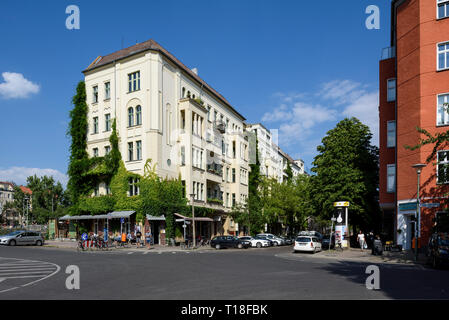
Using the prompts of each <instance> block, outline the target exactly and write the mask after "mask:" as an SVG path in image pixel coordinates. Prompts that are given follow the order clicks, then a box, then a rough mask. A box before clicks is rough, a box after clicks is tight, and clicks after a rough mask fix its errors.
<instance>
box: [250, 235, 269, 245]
mask: <svg viewBox="0 0 449 320" xmlns="http://www.w3.org/2000/svg"><path fill="white" fill-rule="evenodd" d="M254 239H261V240H267V241H268V243H269V245H270V247H272V246H274V242H273V240H270V239H269V238H268V237H266V236H261V235H257V236H255V237H254Z"/></svg>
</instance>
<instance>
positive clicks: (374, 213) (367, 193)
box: [312, 118, 380, 229]
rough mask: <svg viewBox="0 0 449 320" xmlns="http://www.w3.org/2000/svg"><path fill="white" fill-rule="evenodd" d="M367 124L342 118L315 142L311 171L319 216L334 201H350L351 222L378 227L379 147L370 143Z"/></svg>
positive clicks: (329, 212)
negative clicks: (315, 153)
mask: <svg viewBox="0 0 449 320" xmlns="http://www.w3.org/2000/svg"><path fill="white" fill-rule="evenodd" d="M371 137H372V134H371V132H370V130H369V128H368V126H366V125H364V124H363V123H361V122H360V121H359V120H358V119H356V118H351V119H348V118H346V119H344V120H342V121H340V122H339V123H338V124H337V126H336V127H335V128H334V129H332V130H330V131H328V132H327V135H326V136H325V137H324V138H323V140H322V144H321V145H320V146H318V148H317V150H318V152H319V154H318V155H317V156H316V157H315V159H314V162H313V165H314V167H313V168H312V171H313V172H314V173H316V175H315V176H313V177H312V182H313V183H312V185H313V198H314V200H315V203H316V204H317V210H318V212H319V215H320V216H321V217H322V218H325V219H329V218H330V217H331V216H332V213H333V210H334V208H333V202H335V201H349V202H350V207H349V219H350V223H351V225H352V226H353V227H354V228H355V227H362V228H368V227H370V228H375V229H376V228H378V227H379V226H378V224H379V222H380V220H379V219H380V209H379V204H378V201H377V199H378V190H377V187H378V178H379V177H378V175H379V163H378V162H379V161H378V148H377V147H375V146H373V145H371V142H370V141H371Z"/></svg>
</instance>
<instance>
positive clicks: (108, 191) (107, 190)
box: [105, 183, 111, 194]
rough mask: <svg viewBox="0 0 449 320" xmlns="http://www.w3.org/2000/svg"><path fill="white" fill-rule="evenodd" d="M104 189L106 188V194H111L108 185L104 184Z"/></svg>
mask: <svg viewBox="0 0 449 320" xmlns="http://www.w3.org/2000/svg"><path fill="white" fill-rule="evenodd" d="M105 188H106V194H111V187H110V186H109V184H107V183H106V184H105Z"/></svg>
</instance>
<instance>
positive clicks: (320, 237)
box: [298, 231, 323, 242]
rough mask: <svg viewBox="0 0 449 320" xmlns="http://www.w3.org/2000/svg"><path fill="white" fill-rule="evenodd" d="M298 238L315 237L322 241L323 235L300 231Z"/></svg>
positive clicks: (315, 232)
mask: <svg viewBox="0 0 449 320" xmlns="http://www.w3.org/2000/svg"><path fill="white" fill-rule="evenodd" d="M299 236H306V237H316V238H318V239H319V240H320V242H321V240H323V235H322V234H321V233H319V232H317V231H300V232H299V233H298V237H299Z"/></svg>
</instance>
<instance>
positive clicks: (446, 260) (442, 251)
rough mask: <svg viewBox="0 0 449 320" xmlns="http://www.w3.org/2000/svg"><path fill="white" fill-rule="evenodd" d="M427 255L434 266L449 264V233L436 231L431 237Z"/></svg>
mask: <svg viewBox="0 0 449 320" xmlns="http://www.w3.org/2000/svg"><path fill="white" fill-rule="evenodd" d="M427 257H428V259H429V262H430V264H431V265H432V267H434V268H438V267H439V266H440V265H443V264H446V265H449V233H434V234H432V236H431V237H430V239H429V246H428V248H427Z"/></svg>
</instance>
